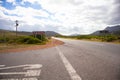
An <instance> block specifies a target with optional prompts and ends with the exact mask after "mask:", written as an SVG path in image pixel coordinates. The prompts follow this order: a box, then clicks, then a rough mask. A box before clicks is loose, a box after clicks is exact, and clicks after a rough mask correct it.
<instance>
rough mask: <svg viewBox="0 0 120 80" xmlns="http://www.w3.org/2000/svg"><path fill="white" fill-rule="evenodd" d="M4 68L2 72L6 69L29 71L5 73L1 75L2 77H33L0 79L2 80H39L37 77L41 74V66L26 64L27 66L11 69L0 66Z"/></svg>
mask: <svg viewBox="0 0 120 80" xmlns="http://www.w3.org/2000/svg"><path fill="white" fill-rule="evenodd" d="M0 66H1V67H2V68H0V70H4V69H14V68H22V67H23V70H27V71H26V72H4V73H0V75H1V76H3V75H24V76H25V77H31V78H22V79H18V78H11V79H0V80H38V79H37V78H34V77H37V76H40V73H41V69H40V68H41V67H42V65H41V64H26V65H18V66H10V67H4V66H5V65H0Z"/></svg>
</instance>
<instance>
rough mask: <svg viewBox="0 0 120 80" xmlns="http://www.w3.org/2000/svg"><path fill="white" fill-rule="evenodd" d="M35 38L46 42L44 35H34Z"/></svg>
mask: <svg viewBox="0 0 120 80" xmlns="http://www.w3.org/2000/svg"><path fill="white" fill-rule="evenodd" d="M36 38H38V39H39V40H41V41H47V39H46V37H45V35H36Z"/></svg>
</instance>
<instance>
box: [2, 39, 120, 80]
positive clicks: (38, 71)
mask: <svg viewBox="0 0 120 80" xmlns="http://www.w3.org/2000/svg"><path fill="white" fill-rule="evenodd" d="M59 40H61V41H64V42H65V44H64V45H60V46H57V47H53V48H47V49H43V50H31V51H23V52H16V53H10V54H4V53H3V54H0V80H120V45H119V44H109V43H101V42H90V41H79V40H68V39H60V38H59Z"/></svg>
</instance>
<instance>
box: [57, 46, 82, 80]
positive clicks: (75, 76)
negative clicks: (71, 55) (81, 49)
mask: <svg viewBox="0 0 120 80" xmlns="http://www.w3.org/2000/svg"><path fill="white" fill-rule="evenodd" d="M56 49H57V50H58V52H59V55H60V57H61V59H62V61H63V63H64V65H65V67H66V69H67V71H68V73H69V75H70V77H71V79H72V80H82V78H81V77H80V76H79V75H78V74H77V73H76V71H75V69H74V68H73V67H72V65H71V64H70V62H69V61H68V60H67V58H66V57H65V56H64V55H63V53H62V52H61V51H60V49H59V48H58V47H56Z"/></svg>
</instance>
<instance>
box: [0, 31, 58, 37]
mask: <svg viewBox="0 0 120 80" xmlns="http://www.w3.org/2000/svg"><path fill="white" fill-rule="evenodd" d="M3 33H6V34H12V35H15V31H11V30H4V29H0V34H3ZM45 34H46V36H47V37H51V36H56V35H60V34H59V33H56V32H54V31H45ZM18 35H32V32H26V31H18Z"/></svg>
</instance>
